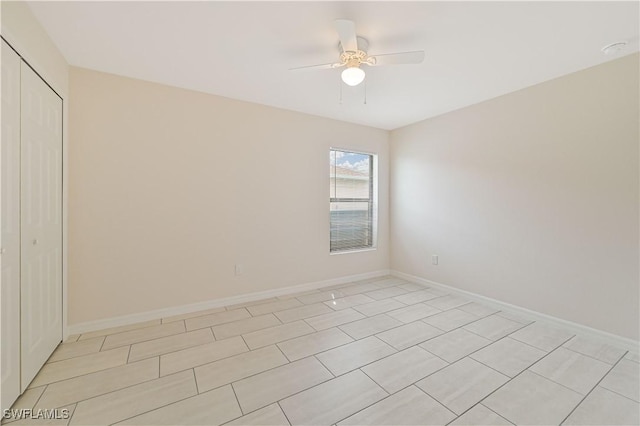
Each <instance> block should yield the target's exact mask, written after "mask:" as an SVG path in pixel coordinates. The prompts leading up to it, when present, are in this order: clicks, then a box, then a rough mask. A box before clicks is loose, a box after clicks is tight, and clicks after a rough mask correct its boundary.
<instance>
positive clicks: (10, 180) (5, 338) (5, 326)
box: [0, 41, 20, 409]
mask: <svg viewBox="0 0 640 426" xmlns="http://www.w3.org/2000/svg"><path fill="white" fill-rule="evenodd" d="M0 93H2V120H0V121H2V146H1V147H0V159H1V160H2V166H1V167H2V174H1V176H0V182H1V183H2V186H1V188H2V211H1V213H0V214H1V216H0V217H1V220H0V222H2V236H1V238H2V240H1V241H0V242H1V245H2V249H0V251H1V252H2V257H1V259H2V281H1V282H2V294H0V297H1V301H2V306H1V307H0V309H1V312H2V320H1V323H2V330H1V331H0V332H1V333H2V344H1V345H0V352H1V353H0V357H1V358H0V359H1V362H0V372H1V376H2V392H1V393H0V394H1V395H2V401H1V404H2V408H3V409H5V408H9V405H10V404H11V403H13V401H15V399H16V398H17V397H18V395H19V394H20V57H19V56H18V55H17V54H16V53H15V52H14V51H13V50H12V49H11V48H10V47H9V46H8V45H7V44H6V43H5V42H4V41H3V42H2V91H1V92H0Z"/></svg>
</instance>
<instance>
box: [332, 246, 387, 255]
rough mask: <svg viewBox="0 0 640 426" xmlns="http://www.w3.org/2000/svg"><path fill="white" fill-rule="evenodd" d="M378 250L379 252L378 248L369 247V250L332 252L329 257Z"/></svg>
mask: <svg viewBox="0 0 640 426" xmlns="http://www.w3.org/2000/svg"><path fill="white" fill-rule="evenodd" d="M376 250H378V248H377V247H369V248H362V249H353V250H340V251H330V252H329V255H330V256H334V255H340V254H350V253H362V252H366V251H376Z"/></svg>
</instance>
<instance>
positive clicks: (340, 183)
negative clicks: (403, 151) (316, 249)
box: [329, 149, 376, 253]
mask: <svg viewBox="0 0 640 426" xmlns="http://www.w3.org/2000/svg"><path fill="white" fill-rule="evenodd" d="M375 162H376V157H375V156H374V155H371V154H363V153H359V152H349V151H340V150H337V149H331V150H330V153H329V185H330V189H329V212H330V252H332V253H333V252H339V251H347V250H358V249H366V248H373V247H374V246H375V219H374V216H375V214H376V206H375V198H376V197H375V190H376V188H375V186H376V185H375V174H374V170H375Z"/></svg>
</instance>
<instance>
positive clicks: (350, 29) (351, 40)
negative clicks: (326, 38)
mask: <svg viewBox="0 0 640 426" xmlns="http://www.w3.org/2000/svg"><path fill="white" fill-rule="evenodd" d="M334 25H335V27H336V31H338V38H339V39H340V44H341V45H342V50H344V51H345V52H355V51H357V50H358V38H357V37H356V24H354V23H353V21H349V20H348V19H336V20H335V21H334Z"/></svg>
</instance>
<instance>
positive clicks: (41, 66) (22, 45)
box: [0, 27, 69, 387]
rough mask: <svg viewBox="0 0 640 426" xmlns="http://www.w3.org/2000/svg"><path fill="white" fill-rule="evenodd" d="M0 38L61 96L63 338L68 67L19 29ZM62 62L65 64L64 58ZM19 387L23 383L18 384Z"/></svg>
mask: <svg viewBox="0 0 640 426" xmlns="http://www.w3.org/2000/svg"><path fill="white" fill-rule="evenodd" d="M0 39H2V41H3V42H4V43H6V44H7V45H8V46H9V47H10V48H11V49H12V50H13V51H14V52H15V53H16V54H17V55H18V56H19V57H20V59H21V60H22V61H23V62H24V63H26V65H28V66H29V68H31V70H33V71H34V72H35V73H36V74H37V75H38V76H39V77H40V78H41V79H42V80H43V81H44V82H45V84H47V86H49V88H50V89H51V90H53V92H54V93H55V94H56V95H57V96H58V97H59V98H60V99H61V100H62V206H61V208H62V341H63V342H64V341H67V339H68V337H69V328H68V235H69V234H68V229H69V228H68V214H69V213H68V211H69V209H68V199H69V197H68V194H69V183H68V182H69V178H68V177H69V170H68V158H69V148H68V147H69V145H68V116H69V113H68V110H69V106H68V102H67V95H68V86H67V79H68V68H64V69H63V67H62V65H63V62H62V61H61V60H59V59H57V58H56V57H55V55H54V57H53V58H52V57H50V56H48V52H47V51H46V49H47V48H49V49H50V48H54V49H55V47H54V46H53V45H51V46H47V47H46V48H45V50H44V51H43V49H42V48H43V46H41V45H40V44H39V42H38V41H37V39H36V40H31V39H25V35H24V34H22V33H21V32H20V31H13V30H12V28H10V27H7V28H6V29H5V28H4V27H3V34H1V35H0ZM64 65H65V66H67V64H66V62H64ZM21 387H22V386H21Z"/></svg>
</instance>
